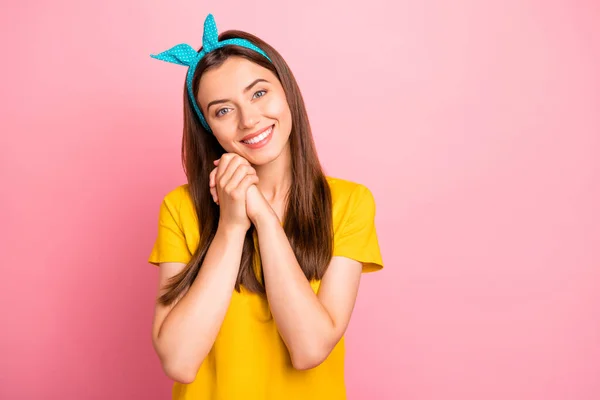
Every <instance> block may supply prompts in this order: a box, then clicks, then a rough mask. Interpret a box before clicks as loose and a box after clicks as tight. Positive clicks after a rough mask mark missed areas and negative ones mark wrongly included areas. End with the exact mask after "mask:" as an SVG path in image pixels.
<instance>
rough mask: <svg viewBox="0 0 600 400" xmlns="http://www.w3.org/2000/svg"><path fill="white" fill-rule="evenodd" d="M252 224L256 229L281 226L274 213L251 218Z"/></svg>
mask: <svg viewBox="0 0 600 400" xmlns="http://www.w3.org/2000/svg"><path fill="white" fill-rule="evenodd" d="M252 223H253V224H254V226H255V227H256V229H261V228H265V227H269V226H280V225H281V221H279V217H278V216H277V214H275V212H267V213H262V214H260V215H257V216H256V217H254V218H252Z"/></svg>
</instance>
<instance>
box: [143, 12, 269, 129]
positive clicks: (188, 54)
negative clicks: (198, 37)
mask: <svg viewBox="0 0 600 400" xmlns="http://www.w3.org/2000/svg"><path fill="white" fill-rule="evenodd" d="M228 45H236V46H242V47H246V48H248V49H251V50H254V51H256V52H258V53H260V54H262V55H263V56H265V57H266V58H267V60H269V61H271V59H270V58H269V57H268V56H267V54H266V53H265V52H264V51H262V50H261V49H260V48H259V47H257V46H256V45H254V44H252V43H251V42H250V41H248V40H246V39H238V38H234V39H227V40H223V41H222V42H219V33H218V32H217V24H215V18H214V17H213V15H212V14H208V16H207V17H206V19H205V20H204V35H203V36H202V51H201V52H199V53H198V52H197V51H196V50H194V49H193V48H192V47H191V46H190V45H188V44H185V43H181V44H178V45H176V46H174V47H172V48H170V49H169V50H166V51H163V52H162V53H160V54H151V55H150V57H152V58H156V59H158V60H162V61H167V62H170V63H173V64H178V65H185V66H187V67H188V72H187V78H186V84H187V91H188V95H189V97H190V101H191V103H192V104H193V105H194V109H195V110H196V114H198V118H200V122H201V123H202V126H203V127H204V129H206V130H207V131H208V132H212V131H211V130H210V127H209V126H208V123H207V122H206V119H204V116H203V115H202V112H201V111H200V107H199V106H198V103H197V102H196V97H195V96H194V92H193V90H192V79H193V77H194V72H195V71H196V66H197V65H198V63H199V62H200V60H201V59H202V57H204V56H205V55H207V54H208V53H210V52H211V51H213V50H216V49H218V48H221V47H225V46H228ZM271 62H272V61H271Z"/></svg>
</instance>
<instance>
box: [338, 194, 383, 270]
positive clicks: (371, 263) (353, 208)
mask: <svg viewBox="0 0 600 400" xmlns="http://www.w3.org/2000/svg"><path fill="white" fill-rule="evenodd" d="M347 207H348V209H347V210H346V213H345V214H346V215H345V217H344V219H343V222H342V224H341V226H340V228H339V233H337V234H336V235H334V250H333V255H334V256H343V257H348V258H351V259H353V260H356V261H359V262H361V263H362V264H363V272H373V271H378V270H380V269H382V268H383V261H382V258H381V252H380V249H379V242H378V239H377V231H376V229H375V199H374V197H373V194H372V193H371V191H370V190H369V189H368V188H367V187H366V186H364V185H358V187H357V188H356V189H355V190H354V191H353V192H352V195H351V196H350V199H349V202H348V206H347Z"/></svg>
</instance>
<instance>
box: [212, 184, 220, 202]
mask: <svg viewBox="0 0 600 400" xmlns="http://www.w3.org/2000/svg"><path fill="white" fill-rule="evenodd" d="M210 194H211V196H212V198H213V201H214V202H215V203H216V202H217V201H219V194H218V193H217V188H216V187H211V188H210Z"/></svg>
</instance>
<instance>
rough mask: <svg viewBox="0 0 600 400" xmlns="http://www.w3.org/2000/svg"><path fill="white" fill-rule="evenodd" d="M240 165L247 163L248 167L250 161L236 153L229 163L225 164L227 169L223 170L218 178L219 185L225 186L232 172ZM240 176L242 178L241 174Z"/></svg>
mask: <svg viewBox="0 0 600 400" xmlns="http://www.w3.org/2000/svg"><path fill="white" fill-rule="evenodd" d="M240 165H247V166H248V167H250V163H249V162H248V161H247V160H246V159H245V158H243V157H240V156H237V155H236V156H235V157H234V158H232V159H231V161H229V163H228V164H227V169H226V170H225V172H223V174H222V175H221V178H220V183H221V187H225V186H226V185H228V183H229V181H230V180H231V178H232V177H233V174H235V171H236V170H237V168H238V167H239V166H240ZM219 168H221V165H219ZM250 168H252V167H250ZM217 175H218V173H217ZM241 178H243V176H242V177H241ZM241 178H240V179H241Z"/></svg>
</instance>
